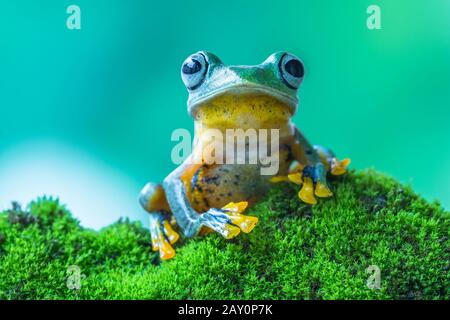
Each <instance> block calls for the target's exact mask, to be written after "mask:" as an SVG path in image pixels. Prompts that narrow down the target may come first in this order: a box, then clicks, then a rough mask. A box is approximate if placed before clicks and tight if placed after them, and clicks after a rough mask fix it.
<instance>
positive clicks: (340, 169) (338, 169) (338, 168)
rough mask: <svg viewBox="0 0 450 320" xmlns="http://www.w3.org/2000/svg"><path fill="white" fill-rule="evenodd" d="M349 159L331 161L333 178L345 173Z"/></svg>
mask: <svg viewBox="0 0 450 320" xmlns="http://www.w3.org/2000/svg"><path fill="white" fill-rule="evenodd" d="M350 162H351V160H350V158H345V159H344V160H342V161H340V160H339V159H338V158H333V159H331V164H330V166H331V170H330V171H331V174H332V175H334V176H340V175H342V174H344V173H346V172H347V167H348V166H349V165H350Z"/></svg>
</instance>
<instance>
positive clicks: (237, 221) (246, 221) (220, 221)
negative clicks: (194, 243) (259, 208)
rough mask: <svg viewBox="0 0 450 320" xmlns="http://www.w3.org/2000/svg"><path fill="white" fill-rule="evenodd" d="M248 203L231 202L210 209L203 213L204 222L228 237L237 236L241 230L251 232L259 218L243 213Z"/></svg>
mask: <svg viewBox="0 0 450 320" xmlns="http://www.w3.org/2000/svg"><path fill="white" fill-rule="evenodd" d="M247 205H248V203H247V202H246V201H242V202H237V203H234V202H230V203H229V204H227V205H226V206H224V207H223V208H222V209H210V210H208V211H207V212H205V213H204V214H203V215H202V219H203V224H204V225H205V226H207V227H209V228H211V229H213V230H214V231H216V232H218V233H220V234H221V235H222V236H223V237H224V238H226V239H231V238H234V237H236V236H237V235H238V234H239V233H240V232H241V231H242V232H244V233H249V232H250V231H252V230H253V228H254V227H255V226H256V224H257V223H258V218H257V217H253V216H247V215H243V214H241V212H243V211H244V210H245V209H246V208H247Z"/></svg>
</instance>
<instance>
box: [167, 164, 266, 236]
mask: <svg viewBox="0 0 450 320" xmlns="http://www.w3.org/2000/svg"><path fill="white" fill-rule="evenodd" d="M200 166H201V164H192V163H191V158H188V159H187V160H186V162H185V163H184V164H183V165H181V166H180V167H179V168H177V169H176V170H175V171H174V172H172V173H171V174H170V175H169V176H168V177H167V178H166V179H165V180H164V183H163V186H164V190H165V193H166V197H167V201H168V203H169V206H170V208H171V210H172V212H173V214H174V216H175V219H176V221H177V224H178V225H179V227H180V228H181V230H182V231H183V233H184V235H185V236H187V237H193V236H195V235H196V234H198V233H199V231H200V229H201V228H202V227H208V228H210V229H213V230H214V231H216V232H218V233H220V234H221V235H222V236H223V237H225V238H227V239H231V238H233V237H235V236H237V235H238V234H239V233H240V231H243V232H246V233H248V232H250V231H251V230H252V229H253V227H254V226H255V225H256V223H257V221H258V219H257V218H256V217H251V216H246V215H242V214H241V213H242V212H243V211H244V210H245V208H246V207H247V202H245V201H243V202H238V203H233V202H230V203H229V204H227V205H226V206H224V207H223V208H210V209H209V210H207V211H206V212H204V213H199V212H197V211H195V209H194V208H193V207H192V206H191V203H190V199H189V192H187V190H190V189H191V179H192V177H193V176H194V174H195V172H196V171H197V170H198V169H199V167H200Z"/></svg>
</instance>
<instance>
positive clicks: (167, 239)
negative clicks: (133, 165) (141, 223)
mask: <svg viewBox="0 0 450 320" xmlns="http://www.w3.org/2000/svg"><path fill="white" fill-rule="evenodd" d="M139 203H140V204H141V205H142V207H143V208H144V209H145V210H146V211H147V212H148V213H150V217H149V222H150V233H151V236H152V247H153V251H158V250H159V254H160V256H161V259H163V260H167V259H171V258H173V257H174V256H175V249H173V247H172V244H174V243H175V242H177V240H178V239H179V235H178V233H177V232H175V231H174V230H173V228H172V225H174V224H175V219H174V217H173V215H172V213H171V212H170V208H169V205H168V203H167V200H166V195H165V193H164V190H163V188H162V186H161V185H160V184H154V183H147V184H146V185H145V186H144V188H143V189H142V191H141V193H140V195H139Z"/></svg>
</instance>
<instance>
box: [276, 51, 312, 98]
mask: <svg viewBox="0 0 450 320" xmlns="http://www.w3.org/2000/svg"><path fill="white" fill-rule="evenodd" d="M278 69H279V71H280V75H281V79H282V80H283V82H284V84H285V85H286V86H288V87H289V88H291V89H295V90H297V89H298V87H299V86H300V83H301V82H302V80H303V75H304V74H305V69H304V68H303V63H302V62H301V61H300V59H299V58H297V57H296V56H294V55H292V54H290V53H285V54H284V55H283V56H282V57H281V59H280V62H279V64H278Z"/></svg>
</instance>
